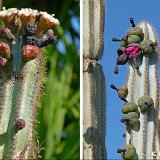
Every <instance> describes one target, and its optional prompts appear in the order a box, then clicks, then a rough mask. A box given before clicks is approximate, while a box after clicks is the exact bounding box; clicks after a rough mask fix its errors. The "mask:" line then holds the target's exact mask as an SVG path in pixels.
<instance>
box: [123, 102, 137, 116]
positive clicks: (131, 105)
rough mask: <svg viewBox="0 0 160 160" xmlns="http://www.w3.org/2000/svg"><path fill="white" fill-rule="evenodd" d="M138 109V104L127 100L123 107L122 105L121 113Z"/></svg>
mask: <svg viewBox="0 0 160 160" xmlns="http://www.w3.org/2000/svg"><path fill="white" fill-rule="evenodd" d="M137 111H138V106H137V104H136V103H135V102H127V103H126V104H125V105H124V106H123V107H122V113H124V114H127V113H129V112H137Z"/></svg>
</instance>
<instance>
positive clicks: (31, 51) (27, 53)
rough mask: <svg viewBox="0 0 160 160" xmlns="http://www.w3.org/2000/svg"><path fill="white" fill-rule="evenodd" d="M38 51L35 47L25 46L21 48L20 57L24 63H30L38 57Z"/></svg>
mask: <svg viewBox="0 0 160 160" xmlns="http://www.w3.org/2000/svg"><path fill="white" fill-rule="evenodd" d="M39 54H40V49H39V47H37V46H33V45H25V46H23V48H22V57H23V60H24V61H30V60H32V59H35V58H37V57H38V56H39Z"/></svg>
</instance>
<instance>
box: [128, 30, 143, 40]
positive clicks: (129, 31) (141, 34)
mask: <svg viewBox="0 0 160 160" xmlns="http://www.w3.org/2000/svg"><path fill="white" fill-rule="evenodd" d="M127 35H137V36H138V37H139V38H140V39H141V41H143V39H144V33H143V30H142V28H140V27H132V28H130V29H129V30H128V31H127Z"/></svg>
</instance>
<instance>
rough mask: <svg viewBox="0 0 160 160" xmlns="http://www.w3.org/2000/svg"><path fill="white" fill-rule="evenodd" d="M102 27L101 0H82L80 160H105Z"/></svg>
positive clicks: (102, 9)
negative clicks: (81, 147)
mask: <svg viewBox="0 0 160 160" xmlns="http://www.w3.org/2000/svg"><path fill="white" fill-rule="evenodd" d="M103 25H104V1H103V0H95V1H88V0H83V33H85V34H83V149H82V150H83V151H82V152H83V159H106V148H105V107H106V106H105V79H104V74H103V71H102V66H101V65H100V64H98V60H99V59H100V58H101V56H102V52H103Z"/></svg>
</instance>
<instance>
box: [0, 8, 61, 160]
mask: <svg viewBox="0 0 160 160" xmlns="http://www.w3.org/2000/svg"><path fill="white" fill-rule="evenodd" d="M0 20H1V21H3V26H2V27H1V29H0V39H1V42H0V159H28V158H33V159H35V158H36V157H35V155H36V156H37V157H38V155H37V154H38V153H37V151H36V150H35V148H36V147H35V138H36V133H35V126H36V117H37V105H38V102H39V101H40V97H41V90H42V86H43V81H44V78H45V57H44V54H43V52H44V49H41V48H42V47H44V46H47V45H48V44H54V43H55V42H56V37H55V36H54V33H53V31H52V30H51V29H50V28H52V27H54V26H56V25H59V21H58V20H57V19H55V18H54V17H52V16H51V15H49V14H47V13H46V12H38V11H37V10H32V9H21V10H18V9H16V8H11V9H8V10H3V11H1V12H0Z"/></svg>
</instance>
